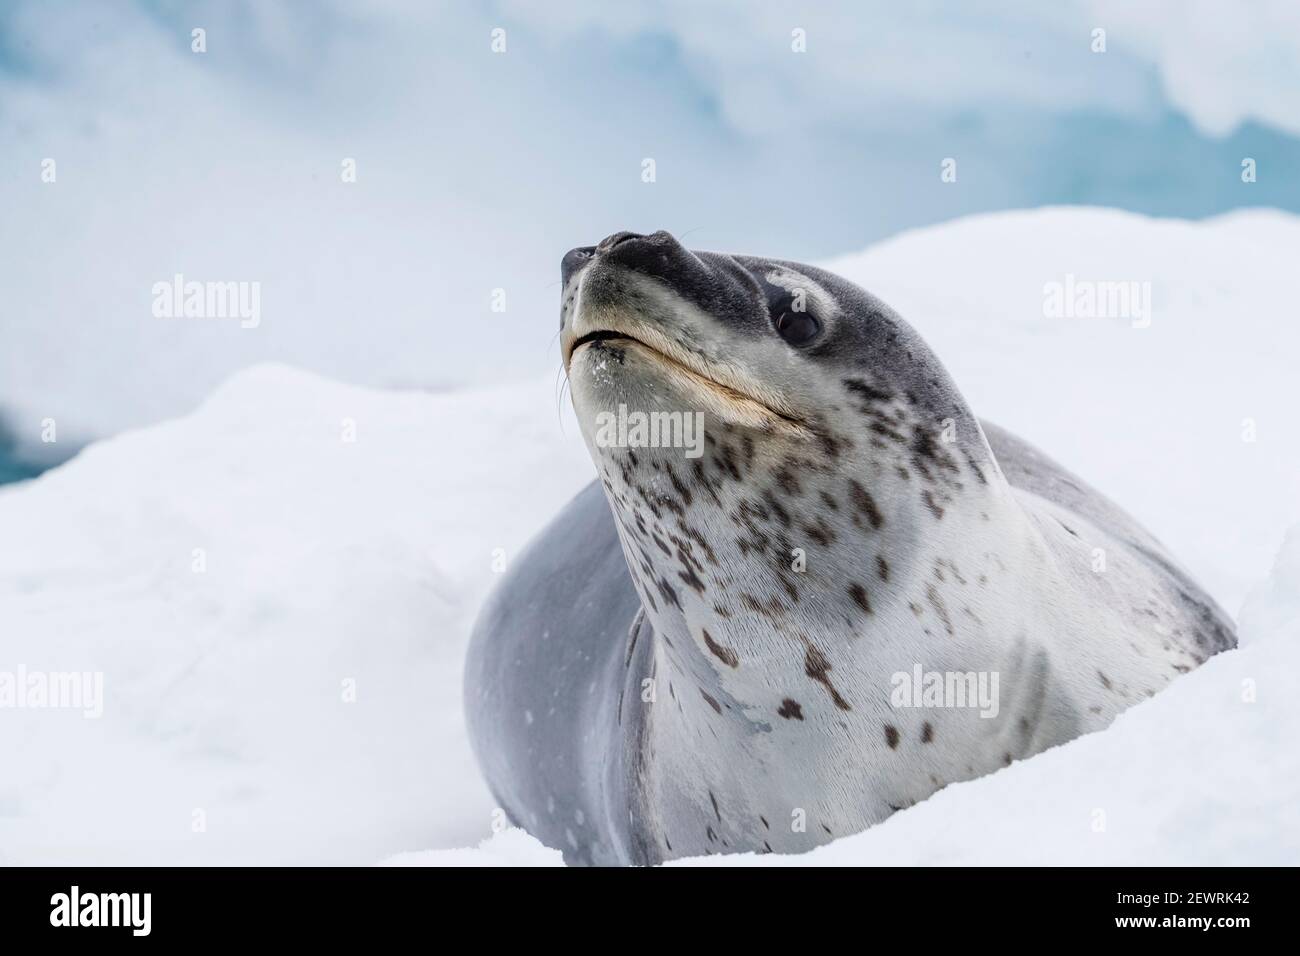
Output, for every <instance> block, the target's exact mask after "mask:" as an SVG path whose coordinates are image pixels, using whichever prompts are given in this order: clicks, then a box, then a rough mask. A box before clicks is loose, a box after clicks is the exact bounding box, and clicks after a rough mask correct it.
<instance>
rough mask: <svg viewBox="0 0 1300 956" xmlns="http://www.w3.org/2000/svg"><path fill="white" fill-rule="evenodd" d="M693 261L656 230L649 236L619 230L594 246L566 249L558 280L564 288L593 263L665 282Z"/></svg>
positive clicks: (683, 250) (662, 233)
mask: <svg viewBox="0 0 1300 956" xmlns="http://www.w3.org/2000/svg"><path fill="white" fill-rule="evenodd" d="M692 261H695V257H694V256H692V255H691V253H690V252H688V251H687V250H686V248H685V247H684V246H683V245H682V244H681V243H680V242H678V241H677V240H676V239H674V238H673V236H672V234H671V233H669V232H665V231H664V230H662V229H660V230H659V231H658V232H652V233H650V234H649V235H642V234H641V233H636V232H628V231H627V230H623V231H620V232H616V233H614V234H612V235H609V236H606V237H605V238H604V239H602V240H600V242H598V243H596V245H594V246H579V247H578V248H576V249H570V250H569V251H568V252H567V253H565V255H564V258H563V259H561V260H560V277H561V279H562V281H563V284H564V286H565V288H568V285H569V280H570V279H572V278H573V277H574V276H575V275H577V274H578V273H579V272H581V271H582V270H583V269H584V268H586V267H587V266H588V265H590V264H591V263H593V262H599V263H601V264H607V265H611V266H621V267H623V268H625V269H631V270H633V271H634V272H641V273H644V274H645V275H649V276H653V277H655V278H659V279H669V278H671V277H672V276H673V275H674V274H677V273H680V271H681V270H682V269H683V268H684V267H687V266H688V265H689V264H690V263H691V262H692Z"/></svg>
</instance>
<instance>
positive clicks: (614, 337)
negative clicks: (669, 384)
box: [564, 324, 813, 438]
mask: <svg viewBox="0 0 1300 956" xmlns="http://www.w3.org/2000/svg"><path fill="white" fill-rule="evenodd" d="M634 331H635V334H634V333H633V331H628V330H627V329H625V328H601V329H593V330H592V331H590V332H586V333H584V334H582V335H580V336H578V337H577V338H576V339H574V340H573V341H572V342H571V343H570V344H569V345H568V347H567V348H566V349H565V350H564V352H565V354H564V368H565V371H566V372H567V371H568V370H569V367H570V366H571V365H572V363H573V358H574V356H575V355H577V354H578V352H579V350H581V349H585V348H587V347H588V346H592V345H600V344H603V343H610V344H613V345H618V346H621V347H624V348H630V349H634V350H636V351H638V352H640V353H641V355H642V356H644V357H645V358H647V359H649V360H650V361H653V362H655V363H656V364H658V365H660V366H661V367H662V368H663V370H664V373H665V375H666V376H667V377H668V378H670V379H671V380H673V381H674V382H675V383H676V384H678V385H679V386H682V387H683V388H684V389H686V390H689V391H692V392H694V393H696V394H701V395H702V396H703V397H707V402H708V405H709V406H710V407H712V408H713V410H714V411H715V412H718V413H719V414H721V416H722V417H724V418H727V419H730V420H733V421H735V422H737V423H739V424H744V425H749V426H751V427H756V428H762V429H767V430H779V431H783V432H787V433H793V434H794V435H795V436H797V437H802V438H812V437H813V430H812V429H811V428H810V427H809V426H808V424H807V423H806V422H804V421H803V420H802V419H801V418H800V417H799V416H797V415H796V414H794V412H793V411H792V410H791V409H789V408H788V407H785V405H784V403H783V402H780V401H779V397H778V396H775V395H770V394H761V395H760V394H759V390H758V389H755V388H752V387H749V386H748V383H746V382H744V381H743V380H742V378H741V376H740V375H738V374H736V373H735V372H734V371H732V370H730V369H728V368H725V367H722V366H718V365H716V364H715V363H711V362H708V361H707V360H706V359H704V357H703V356H700V355H698V354H696V353H695V352H694V351H693V350H691V349H687V348H684V347H683V346H681V345H679V344H678V343H676V342H674V341H673V340H672V339H670V338H669V337H668V336H666V335H664V334H663V333H662V332H660V331H658V330H657V329H653V328H650V327H642V326H640V325H639V324H638V326H637V328H636V329H635V330H634Z"/></svg>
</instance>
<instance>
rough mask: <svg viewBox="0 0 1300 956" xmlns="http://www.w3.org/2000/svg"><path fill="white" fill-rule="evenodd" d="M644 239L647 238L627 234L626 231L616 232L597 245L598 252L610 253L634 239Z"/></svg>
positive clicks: (632, 233) (638, 234)
mask: <svg viewBox="0 0 1300 956" xmlns="http://www.w3.org/2000/svg"><path fill="white" fill-rule="evenodd" d="M644 238H645V236H643V235H641V234H640V233H636V232H626V231H624V232H616V233H614V234H613V235H610V236H606V237H605V238H604V239H602V240H600V242H599V243H597V245H596V251H597V252H609V251H611V250H612V249H614V247H615V246H620V245H622V244H623V243H625V242H630V241H631V240H633V239H644Z"/></svg>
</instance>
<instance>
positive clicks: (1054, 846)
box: [0, 209, 1300, 865]
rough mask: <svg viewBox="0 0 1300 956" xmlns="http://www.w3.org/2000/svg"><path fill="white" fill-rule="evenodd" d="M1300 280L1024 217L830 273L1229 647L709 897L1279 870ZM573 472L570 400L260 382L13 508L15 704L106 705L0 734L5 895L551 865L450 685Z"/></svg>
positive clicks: (8, 502) (1227, 226)
mask: <svg viewBox="0 0 1300 956" xmlns="http://www.w3.org/2000/svg"><path fill="white" fill-rule="evenodd" d="M1297 250H1300V218H1297V217H1294V216H1290V215H1286V214H1282V213H1276V212H1269V211H1258V212H1242V213H1236V214H1233V215H1231V216H1227V217H1222V218H1219V219H1214V220H1210V221H1207V222H1201V223H1187V222H1181V221H1167V220H1152V219H1146V218H1143V217H1139V216H1134V215H1129V214H1125V213H1119V212H1114V211H1107V210H1091V209H1045V210H1037V211H1032V212H1016V213H1003V214H998V215H992V216H981V217H976V218H973V219H968V220H961V221H958V222H954V223H950V224H947V225H944V226H939V227H934V228H930V229H925V230H921V231H917V232H914V233H908V234H905V235H903V236H900V237H897V238H895V239H893V240H890V241H889V242H886V243H882V244H880V245H877V246H874V247H872V248H870V249H868V250H867V251H866V252H863V253H861V254H858V255H854V256H850V257H845V258H843V259H840V260H838V261H836V262H834V263H831V264H830V265H831V268H833V269H835V270H836V271H839V272H841V273H843V274H844V275H846V276H848V277H850V278H852V279H855V280H856V281H858V282H860V283H861V284H862V285H864V286H865V287H867V288H868V289H870V290H872V291H873V292H875V293H877V294H878V295H880V296H881V297H882V298H883V299H885V301H887V302H888V303H890V304H891V305H892V306H893V307H894V308H896V309H897V310H898V311H899V312H900V313H901V314H902V315H903V316H904V317H905V318H906V319H908V321H910V322H911V323H912V324H913V325H915V326H916V327H917V328H918V329H919V330H920V332H921V333H922V334H923V335H924V336H925V337H926V338H927V340H928V341H929V342H930V344H931V345H932V346H933V347H934V349H935V351H936V352H937V353H938V355H939V356H940V357H941V359H942V360H943V361H944V363H945V365H946V366H947V367H948V369H949V370H950V372H951V373H952V374H953V376H954V378H955V379H956V381H957V383H958V384H959V386H960V387H961V388H962V390H963V391H964V393H965V395H966V397H967V399H968V400H969V401H970V403H971V404H972V406H973V407H974V408H975V409H976V411H977V412H978V413H979V414H980V415H982V416H984V417H986V418H990V419H992V420H994V421H997V422H999V423H1000V424H1002V425H1004V426H1006V427H1008V428H1010V429H1012V430H1013V431H1016V432H1018V433H1019V434H1021V435H1022V436H1023V437H1025V438H1027V439H1029V440H1030V441H1032V442H1034V443H1035V444H1037V445H1038V446H1039V447H1041V448H1042V449H1043V450H1044V451H1046V452H1047V453H1049V454H1051V455H1053V456H1054V457H1056V458H1057V459H1059V460H1060V461H1061V462H1062V463H1063V464H1065V465H1066V466H1067V467H1069V468H1071V469H1073V470H1075V471H1076V472H1078V473H1079V474H1080V475H1081V476H1082V477H1083V478H1084V479H1085V480H1087V481H1088V482H1090V483H1091V484H1093V485H1094V486H1096V487H1097V488H1099V489H1100V490H1102V491H1103V492H1105V493H1106V494H1108V495H1110V496H1111V497H1113V498H1114V499H1115V500H1116V501H1118V502H1119V503H1120V504H1121V505H1122V506H1123V507H1125V508H1126V509H1127V510H1129V511H1130V512H1131V513H1132V514H1134V515H1135V516H1136V517H1137V518H1138V519H1139V520H1141V521H1142V522H1143V523H1144V524H1146V525H1147V527H1149V528H1150V529H1151V530H1152V531H1153V532H1154V533H1155V534H1156V536H1157V537H1159V538H1161V539H1162V540H1163V541H1164V542H1165V543H1166V544H1167V545H1168V546H1169V548H1170V549H1171V550H1172V551H1173V553H1174V554H1175V555H1177V556H1178V557H1179V559H1180V560H1181V561H1182V562H1183V563H1184V564H1185V565H1187V566H1188V567H1189V568H1190V569H1191V571H1192V572H1193V574H1194V575H1195V576H1196V577H1197V578H1198V579H1199V580H1200V581H1201V582H1203V583H1204V584H1205V586H1206V587H1207V588H1208V589H1209V590H1210V592H1211V593H1212V594H1213V595H1214V596H1215V597H1216V598H1217V599H1218V600H1219V601H1220V602H1221V603H1222V604H1223V605H1224V607H1225V608H1226V609H1227V610H1228V611H1229V612H1230V613H1232V614H1234V615H1236V614H1238V612H1240V619H1241V622H1242V628H1243V631H1242V637H1243V646H1242V648H1241V649H1240V650H1238V651H1234V652H1231V653H1228V654H1224V655H1221V656H1220V657H1217V658H1215V659H1213V660H1212V661H1210V662H1209V663H1208V664H1207V665H1206V666H1204V667H1203V668H1201V669H1199V670H1197V671H1195V672H1193V673H1191V674H1189V675H1187V676H1186V677H1183V678H1180V679H1179V680H1177V681H1176V682H1175V683H1174V684H1173V685H1171V686H1170V688H1169V689H1168V690H1166V691H1164V692H1162V693H1161V694H1158V695H1157V696H1156V697H1155V698H1154V699H1152V700H1150V701H1147V702H1145V703H1142V704H1140V705H1138V706H1136V707H1135V708H1133V709H1132V710H1131V711H1129V712H1127V713H1126V714H1125V715H1123V716H1122V717H1121V718H1120V719H1119V720H1118V721H1116V723H1115V724H1114V725H1113V726H1112V727H1111V728H1110V729H1108V730H1107V731H1105V732H1103V733H1100V734H1094V735H1091V736H1089V737H1085V738H1082V739H1080V740H1076V741H1074V742H1072V743H1070V744H1068V745H1066V746H1064V747H1061V748H1058V749H1056V750H1052V751H1049V752H1047V753H1044V754H1041V755H1039V756H1037V757H1035V758H1033V759H1031V760H1029V761H1025V762H1022V763H1017V764H1014V765H1012V766H1011V767H1008V768H1006V769H1004V770H1002V771H1000V772H998V773H996V774H994V775H992V776H990V777H986V778H983V779H981V780H976V781H972V782H970V783H964V784H960V785H956V786H952V787H949V788H948V789H946V790H944V791H942V792H940V793H939V794H937V795H936V796H934V797H932V798H931V799H930V800H928V801H925V802H924V803H922V804H920V805H918V806H916V807H914V808H912V809H910V810H907V811H904V812H902V813H899V814H897V815H896V816H894V817H893V818H891V819H890V820H889V821H888V822H886V823H885V824H883V825H881V826H878V827H876V828H874V829H872V830H870V831H867V832H866V833H863V834H859V835H856V836H851V837H847V838H844V839H842V840H839V841H836V842H835V843H833V844H830V845H829V846H827V847H824V848H822V849H820V850H817V851H815V852H813V853H811V854H807V855H805V856H801V857H771V856H768V857H750V856H739V857H731V858H727V859H726V860H718V859H712V860H710V861H709V862H710V863H728V864H730V863H736V864H747V863H764V864H773V863H798V864H802V863H844V862H861V863H959V862H960V863H965V862H983V863H1014V862H1029V861H1033V862H1047V863H1093V862H1114V863H1123V862H1135V863H1198V864H1210V863H1230V862H1242V863H1265V862H1300V748H1297V747H1296V746H1295V745H1294V741H1295V740H1296V739H1300V707H1297V706H1296V704H1295V701H1296V700H1300V694H1298V693H1297V691H1298V690H1300V688H1298V687H1297V675H1300V532H1296V531H1292V533H1291V535H1290V536H1289V537H1288V538H1287V539H1286V544H1285V547H1283V535H1284V532H1285V530H1286V529H1287V528H1288V527H1291V526H1293V525H1296V524H1297V523H1298V522H1300V488H1298V487H1297V486H1298V485H1300V434H1298V430H1300V425H1298V424H1297V421H1296V417H1295V410H1296V408H1297V405H1298V404H1300V403H1297V396H1298V393H1300V387H1298V386H1297V384H1296V377H1295V372H1294V368H1293V367H1292V366H1293V364H1294V360H1295V356H1296V355H1297V354H1300V329H1298V328H1297V323H1296V321H1295V315H1294V312H1295V309H1294V295H1293V290H1292V288H1291V287H1292V285H1293V281H1294V261H1295V254H1296V251H1297ZM1067 276H1072V277H1073V278H1072V279H1071V280H1069V281H1070V282H1071V283H1073V285H1074V287H1076V288H1077V287H1078V283H1079V282H1080V281H1082V282H1102V281H1104V282H1124V281H1134V282H1137V283H1139V284H1140V283H1143V282H1148V283H1150V309H1149V312H1147V313H1146V314H1134V315H1126V316H1123V317H1120V318H1109V319H1100V318H1055V317H1051V316H1049V315H1047V314H1045V308H1044V300H1045V295H1046V294H1045V287H1048V288H1050V286H1049V284H1050V283H1061V284H1062V285H1064V284H1065V283H1066V277H1067ZM1148 320H1149V321H1148ZM538 321H543V318H542V317H539V319H538ZM545 321H550V319H545ZM592 473H593V472H592V467H591V464H590V462H589V460H588V459H587V456H586V452H585V450H584V449H583V447H582V443H581V440H580V437H579V435H578V431H577V427H576V425H575V424H574V423H573V421H572V416H571V414H570V412H569V411H568V409H567V407H566V404H565V403H564V402H562V401H561V400H560V396H559V394H558V392H557V389H556V387H555V383H554V380H553V379H549V378H548V379H546V380H544V381H536V382H525V383H522V384H519V385H517V386H511V387H499V388H492V389H485V390H478V391H464V392H455V393H443V394H429V393H420V392H401V393H397V392H381V391H373V390H367V389H361V388H356V387H352V386H348V385H343V384H339V383H335V382H331V381H328V380H325V379H322V378H319V377H317V376H314V375H309V374H306V373H303V372H299V371H296V370H294V369H291V368H287V367H284V366H274V365H268V366H258V367H254V368H251V369H249V370H247V371H245V372H242V373H240V374H238V375H236V376H235V377H233V378H232V379H231V380H229V381H228V382H227V383H226V384H225V385H223V386H222V387H221V388H219V389H218V390H217V391H216V392H215V393H214V394H212V395H211V396H210V398H209V399H208V400H207V401H206V402H205V403H204V404H203V405H202V407H200V408H199V409H198V410H197V411H195V412H193V413H192V414H190V415H188V416H186V417H184V418H180V419H176V420H173V421H170V422H167V423H164V424H161V425H157V426H153V427H150V428H144V429H140V430H137V431H133V432H129V433H125V434H121V435H118V436H116V437H114V438H111V439H108V440H105V441H102V442H99V443H96V444H94V445H92V446H90V447H89V448H87V449H86V450H85V451H84V452H83V453H82V454H80V455H78V456H77V457H76V458H74V459H73V460H72V461H70V462H69V463H67V464H66V465H64V466H62V467H60V468H57V469H55V470H54V471H51V472H49V473H47V474H45V475H43V476H42V477H40V478H39V479H37V480H35V481H32V482H28V483H24V484H21V485H15V486H9V487H6V488H3V489H0V672H6V671H8V672H14V671H16V670H17V669H18V668H19V667H23V668H26V669H27V671H29V672H30V671H43V672H52V671H78V672H83V671H91V672H102V674H103V681H104V684H103V701H102V705H103V713H102V716H100V717H99V718H97V719H96V718H93V717H89V718H88V717H86V716H83V714H82V712H81V711H80V710H76V709H48V708H47V709H31V708H25V709H14V708H6V709H0V763H3V766H4V768H5V772H4V774H3V776H2V777H0V861H2V862H6V863H51V864H57V863H97V864H103V863H236V862H247V863H335V862H337V863H371V862H377V861H380V860H387V861H388V862H392V863H396V864H420V863H435V864H458V865H459V864H475V865H494V864H505V863H526V864H550V863H555V862H558V857H557V855H556V854H555V853H554V851H550V850H547V849H546V848H544V847H542V846H541V845H540V844H538V843H537V842H536V841H535V840H533V839H532V838H531V837H528V836H526V835H525V834H522V833H520V832H518V831H510V830H506V831H504V832H502V833H498V834H496V835H495V836H493V835H492V833H493V827H494V823H498V822H499V818H498V817H494V814H493V810H494V807H493V801H492V799H491V797H490V795H489V794H488V792H487V790H486V788H485V787H484V785H483V783H482V781H481V779H480V778H479V775H478V772H477V770H476V769H475V766H474V762H473V759H472V756H471V754H470V752H469V748H468V745H467V743H466V741H465V736H464V725H463V719H462V716H461V707H460V696H461V691H460V681H461V658H462V654H463V651H464V646H465V641H466V638H467V636H468V632H469V627H470V625H471V623H472V620H473V617H474V614H475V611H476V610H477V607H478V605H479V603H480V602H481V600H482V598H483V596H484V595H485V594H486V592H487V590H488V588H490V586H491V585H492V583H493V582H494V580H495V579H496V573H495V571H496V570H497V569H499V568H501V567H502V566H503V563H504V564H508V563H509V561H510V560H511V559H512V557H513V556H514V555H515V554H517V552H518V550H519V548H520V547H521V546H522V545H523V544H524V542H526V541H527V540H528V538H529V537H530V536H531V535H532V534H533V533H534V532H535V531H536V530H538V529H539V528H540V527H541V526H542V525H543V524H544V523H545V522H546V521H547V520H548V519H549V518H550V516H551V515H552V514H554V512H555V511H556V510H557V509H558V508H559V507H560V506H561V505H562V504H563V503H564V502H565V501H566V500H567V499H568V497H569V496H570V495H572V494H573V493H575V492H576V491H577V490H578V489H579V488H580V487H581V486H582V485H583V484H584V483H585V482H586V481H588V480H589V479H590V477H591V475H592ZM1279 549H1281V550H1280V551H1279ZM1248 596H1249V599H1248ZM1243 602H1244V606H1243ZM484 841H486V842H484ZM467 848H468V849H467Z"/></svg>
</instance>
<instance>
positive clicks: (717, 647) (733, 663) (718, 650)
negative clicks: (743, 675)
mask: <svg viewBox="0 0 1300 956" xmlns="http://www.w3.org/2000/svg"><path fill="white" fill-rule="evenodd" d="M703 633H704V646H705V647H707V648H708V649H709V650H710V651H711V652H712V654H713V656H714V657H716V658H717V659H718V660H720V661H722V663H724V664H726V665H727V666H728V667H739V666H740V657H739V656H737V654H736V652H735V651H734V650H732V649H731V648H730V647H724V646H722V645H721V644H719V643H718V642H717V641H715V640H714V639H713V635H711V634H710V633H709V632H708V631H707V630H704V631H703Z"/></svg>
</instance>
